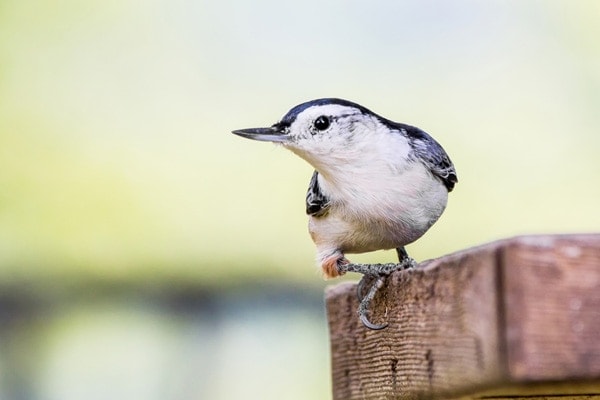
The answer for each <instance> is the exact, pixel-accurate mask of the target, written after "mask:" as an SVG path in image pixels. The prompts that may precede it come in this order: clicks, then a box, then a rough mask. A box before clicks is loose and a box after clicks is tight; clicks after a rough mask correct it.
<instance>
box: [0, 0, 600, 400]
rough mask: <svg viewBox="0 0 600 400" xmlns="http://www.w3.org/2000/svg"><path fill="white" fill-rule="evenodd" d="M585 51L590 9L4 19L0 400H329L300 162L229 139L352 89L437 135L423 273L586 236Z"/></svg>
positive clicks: (17, 5) (422, 8) (44, 10)
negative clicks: (465, 256)
mask: <svg viewBox="0 0 600 400" xmlns="http://www.w3.org/2000/svg"><path fill="white" fill-rule="evenodd" d="M599 37H600V3H598V2H596V1H593V0H589V1H577V2H572V1H566V0H563V1H551V0H548V1H532V0H525V1H523V0H507V1H487V2H480V1H469V0H460V1H446V2H442V1H421V0H418V1H417V0H414V1H371V2H364V1H360V2H359V1H353V0H344V1H313V0H307V1H303V2H288V3H285V2H278V1H272V0H266V1H255V2H244V1H240V0H237V1H233V0H232V1H222V2H206V1H189V0H188V1H184V0H171V1H166V0H151V1H139V0H118V1H116V0H107V1H93V0H90V1H75V0H62V1H61V0H59V1H50V0H27V1H17V0H2V1H0V289H1V293H0V322H1V325H0V326H1V328H0V397H2V398H10V399H36V400H37V399H61V400H64V399H80V398H86V399H94V398H98V399H100V398H102V399H105V398H113V399H209V398H210V399H234V398H261V399H279V398H286V399H287V398H289V399H306V398H323V399H325V398H328V397H329V396H330V394H329V391H330V383H329V355H328V337H327V329H326V323H325V317H324V310H323V304H322V303H323V301H322V290H323V288H324V286H325V285H326V283H324V282H323V281H322V280H321V278H320V274H319V272H318V270H317V268H316V267H315V266H314V249H313V246H312V243H311V241H310V238H309V236H308V233H307V232H306V216H305V215H304V196H305V191H306V188H307V185H308V180H309V178H310V175H311V172H312V169H311V168H310V167H309V166H308V165H307V164H306V163H305V162H304V161H302V160H300V159H299V158H297V157H295V156H294V155H292V154H291V153H289V152H286V151H285V150H283V149H280V148H276V147H274V146H271V145H268V144H264V143H256V142H250V141H247V140H242V139H240V138H239V137H235V136H233V135H231V134H230V131H231V130H232V129H236V128H245V127H255V126H265V125H270V124H272V123H274V122H276V121H277V120H278V119H279V118H280V117H281V116H282V115H283V114H284V113H285V112H286V111H287V110H288V109H289V108H291V107H292V106H294V105H296V104H298V103H301V102H304V101H307V100H310V99H314V98H319V97H342V98H347V99H349V100H352V101H356V102H358V103H360V104H363V105H365V106H367V107H369V108H371V109H372V110H374V111H376V112H377V113H379V114H381V115H384V116H386V117H388V118H390V119H393V120H396V121H401V122H405V123H409V124H413V125H416V126H419V127H421V128H423V129H424V130H426V131H428V132H429V133H431V134H432V135H433V136H434V137H435V138H436V139H438V141H439V142H440V143H441V144H442V145H443V146H444V148H445V149H446V150H447V152H448V153H449V154H450V155H451V157H452V159H453V161H454V164H455V165H456V168H457V171H458V176H459V184H458V185H457V187H456V189H455V191H454V192H452V194H451V196H450V201H449V205H448V208H447V211H446V213H445V214H444V216H443V217H442V218H441V219H440V221H439V222H438V223H437V224H436V225H435V226H434V227H433V228H432V229H431V231H430V232H429V233H428V234H427V235H425V236H424V237H423V238H422V239H421V240H420V241H418V242H417V243H415V244H412V245H410V246H409V247H408V251H409V253H410V254H411V255H412V256H413V257H415V258H416V259H417V260H423V259H427V258H434V257H438V256H441V255H443V254H446V253H448V252H452V251H456V250H459V249H461V248H464V247H469V246H473V245H476V244H480V243H483V242H487V241H490V240H494V239H498V238H502V237H505V236H511V235H516V234H525V233H545V232H548V233H549V232H552V233H554V232H580V231H598V230H600V213H599V212H598V207H599V204H600V185H599V181H598V179H599V178H598V177H599V176H600V161H599V160H598V154H600V135H599V132H598V127H599V126H600V41H599V40H598V38H599ZM394 257H395V252H378V253H371V254H366V255H358V256H353V257H351V259H352V260H355V261H364V262H380V261H392V260H394ZM351 278H356V277H351Z"/></svg>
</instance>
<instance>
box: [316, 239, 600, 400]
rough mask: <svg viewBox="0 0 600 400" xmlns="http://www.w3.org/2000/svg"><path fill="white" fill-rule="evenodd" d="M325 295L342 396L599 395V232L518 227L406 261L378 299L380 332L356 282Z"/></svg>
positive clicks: (374, 310) (374, 309)
mask: <svg viewBox="0 0 600 400" xmlns="http://www.w3.org/2000/svg"><path fill="white" fill-rule="evenodd" d="M326 306H327V317H328V322H329V331H330V340H331V366H332V383H333V398H334V399H335V400H341V399H344V400H346V399H415V398H440V397H446V398H449V397H461V396H468V397H503V396H512V397H515V396H516V397H518V396H520V395H521V394H523V395H525V396H531V395H533V394H534V395H536V396H537V395H548V396H552V395H565V394H577V393H582V394H587V395H594V396H595V395H598V394H600V234H587V235H583V234H582V235H540V236H521V237H515V238H512V239H505V240H501V241H497V242H493V243H489V244H486V245H482V246H478V247H474V248H471V249H467V250H464V251H460V252H457V253H454V254H450V255H447V256H444V257H441V258H439V259H436V260H430V261H426V262H423V263H421V264H420V265H419V267H418V268H416V269H413V270H407V271H399V272H396V273H394V274H392V275H391V276H390V277H389V278H388V279H387V282H386V284H385V286H384V287H382V288H381V289H380V291H379V292H378V295H377V297H376V298H375V300H374V301H373V303H372V305H371V314H370V317H371V320H372V321H373V322H375V323H381V322H387V323H389V326H388V327H387V328H386V329H384V330H381V331H372V330H369V329H367V328H365V327H364V326H363V325H362V324H361V323H360V321H359V320H358V318H357V314H356V310H357V307H358V301H357V298H356V285H355V284H352V283H342V284H340V285H337V286H333V287H329V288H328V289H327V290H326ZM574 382H579V383H574ZM536 388H537V389H536ZM565 388H569V390H568V392H569V393H566V392H565V391H566V389H565ZM598 396H599V397H600V395H598Z"/></svg>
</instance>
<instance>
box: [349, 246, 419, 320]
mask: <svg viewBox="0 0 600 400" xmlns="http://www.w3.org/2000/svg"><path fill="white" fill-rule="evenodd" d="M416 265H417V264H416V262H415V260H413V259H412V258H410V257H405V258H403V259H402V261H401V262H400V263H398V264H396V263H388V264H353V263H350V262H348V261H347V260H346V259H344V261H343V262H342V261H340V262H339V263H338V274H340V275H342V274H345V273H346V272H358V273H360V274H363V277H362V279H361V280H360V282H359V283H358V285H357V297H358V301H359V306H358V316H359V318H360V320H361V322H362V323H363V325H364V326H366V327H367V328H369V329H373V330H380V329H384V328H385V327H387V325H388V324H383V325H379V324H374V323H372V322H371V321H370V320H369V318H368V314H369V306H370V304H371V301H372V300H373V299H374V298H375V295H376V294H377V291H378V290H379V289H380V288H381V287H382V286H383V285H384V283H385V280H386V279H387V277H388V276H389V275H390V274H391V273H392V272H395V271H401V270H405V269H409V268H414V267H415V266H416ZM367 284H368V285H369V286H370V287H369V290H368V291H367V293H366V294H365V295H364V296H363V292H364V289H365V287H366V286H367Z"/></svg>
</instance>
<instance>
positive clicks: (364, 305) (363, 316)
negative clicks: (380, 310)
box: [358, 275, 388, 331]
mask: <svg viewBox="0 0 600 400" xmlns="http://www.w3.org/2000/svg"><path fill="white" fill-rule="evenodd" d="M372 277H373V275H364V276H363V277H362V279H361V280H360V282H359V283H358V287H360V288H362V287H364V285H365V282H364V281H365V280H368V279H370V278H372ZM386 278H387V275H379V276H377V277H376V280H375V282H373V284H372V285H371V287H370V288H369V291H368V292H367V294H366V296H365V297H363V298H362V299H359V301H360V303H359V305H358V316H359V318H360V321H361V322H362V323H363V325H364V326H366V327H367V328H369V329H372V330H375V331H378V330H381V329H384V328H386V327H387V326H388V324H382V325H379V324H374V323H372V322H371V321H369V317H368V316H367V315H368V314H369V305H370V304H371V301H372V300H373V298H374V297H375V294H376V293H377V291H378V290H379V289H380V288H381V287H382V286H383V284H384V282H385V280H386Z"/></svg>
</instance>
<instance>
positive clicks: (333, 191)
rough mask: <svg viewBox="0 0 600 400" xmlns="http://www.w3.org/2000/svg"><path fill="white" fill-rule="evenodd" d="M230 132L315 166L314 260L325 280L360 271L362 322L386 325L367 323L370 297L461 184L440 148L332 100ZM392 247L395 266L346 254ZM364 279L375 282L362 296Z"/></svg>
mask: <svg viewBox="0 0 600 400" xmlns="http://www.w3.org/2000/svg"><path fill="white" fill-rule="evenodd" d="M233 133H234V134H236V135H239V136H243V137H246V138H249V139H254V140H261V141H269V142H275V143H278V144H281V145H283V146H284V147H285V148H287V149H289V150H291V151H292V152H294V153H296V154H297V155H298V156H300V157H302V158H303V159H305V160H306V161H307V162H308V163H309V164H311V165H312V166H313V167H314V168H315V171H314V173H313V175H312V179H311V181H310V185H309V188H308V193H307V195H306V213H307V214H308V215H309V223H308V226H309V232H310V235H311V237H312V239H313V241H314V243H315V245H316V247H317V261H318V263H319V265H320V266H321V268H322V270H323V273H324V275H325V276H326V277H327V278H333V277H336V276H339V275H341V274H344V273H346V272H348V271H350V272H359V273H362V274H364V277H363V280H361V283H360V284H359V299H360V300H361V301H360V306H359V315H360V318H361V321H362V322H363V323H364V324H365V326H367V327H369V328H371V329H381V328H384V327H385V326H386V325H375V324H372V323H371V322H369V320H368V318H367V313H368V305H369V302H370V301H371V300H372V299H373V297H374V296H375V293H376V291H377V289H378V288H379V287H381V285H382V284H383V282H384V280H385V277H386V276H387V275H389V274H390V273H391V272H392V271H394V270H397V269H404V268H407V267H410V266H413V265H414V261H413V260H412V259H411V258H410V257H408V254H407V253H406V251H405V249H404V246H405V245H407V244H409V243H412V242H414V241H415V240H417V239H418V238H420V237H421V236H422V235H423V234H424V233H425V232H426V231H427V230H428V229H429V228H430V227H431V226H432V225H433V224H434V223H435V222H436V221H437V220H438V218H439V217H440V215H441V214H442V212H443V211H444V209H445V208H446V203H447V201H448V192H450V191H451V190H452V189H453V188H454V185H455V184H456V182H457V181H458V179H457V177H456V171H455V169H454V165H453V164H452V161H450V158H449V157H448V155H447V154H446V152H445V151H444V149H443V148H442V146H440V144H439V143H438V142H436V141H435V140H434V139H433V138H432V137H431V136H429V135H428V134H427V133H426V132H424V131H422V130H421V129H419V128H416V127H414V126H410V125H405V124H401V123H398V122H393V121H390V120H388V119H386V118H383V117H381V116H379V115H377V114H375V113H373V112H372V111H370V110H368V109H367V108H365V107H363V106H361V105H359V104H356V103H353V102H350V101H347V100H342V99H335V98H325V99H318V100H313V101H309V102H306V103H302V104H300V105H298V106H296V107H294V108H292V109H291V110H290V111H289V112H288V113H287V114H285V115H284V117H283V118H282V119H281V120H280V121H279V122H277V123H276V124H274V125H272V126H271V127H268V128H251V129H240V130H235V131H233ZM393 248H395V249H396V250H397V252H398V256H399V259H400V264H353V263H350V261H348V259H346V257H345V256H344V254H345V253H364V252H369V251H375V250H381V249H393ZM367 276H369V277H376V278H377V281H375V282H374V284H372V286H371V289H370V290H369V292H368V293H367V294H366V295H365V296H364V297H363V296H362V294H361V292H362V286H363V285H364V280H365V278H366V277H367Z"/></svg>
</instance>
